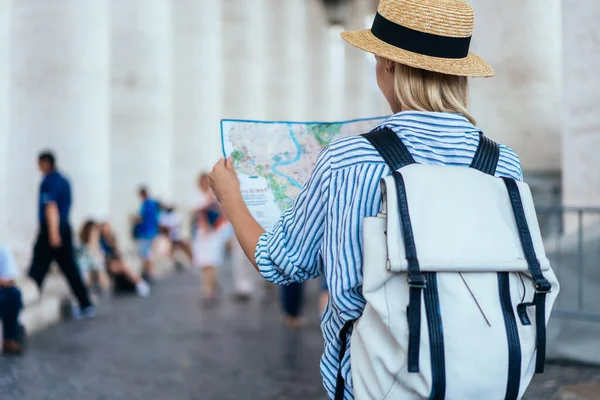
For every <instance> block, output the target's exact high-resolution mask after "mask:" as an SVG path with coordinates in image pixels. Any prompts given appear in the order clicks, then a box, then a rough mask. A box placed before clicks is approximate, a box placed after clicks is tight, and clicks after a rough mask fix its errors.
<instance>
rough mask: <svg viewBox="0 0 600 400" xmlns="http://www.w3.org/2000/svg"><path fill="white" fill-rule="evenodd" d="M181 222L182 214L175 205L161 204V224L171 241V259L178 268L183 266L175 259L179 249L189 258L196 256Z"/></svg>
mask: <svg viewBox="0 0 600 400" xmlns="http://www.w3.org/2000/svg"><path fill="white" fill-rule="evenodd" d="M181 222H182V221H181V216H180V215H179V214H178V213H177V211H176V210H175V207H173V206H166V205H161V213H160V218H159V225H160V228H161V229H162V230H163V231H164V233H165V234H166V235H167V237H168V238H169V240H170V242H171V259H172V260H173V262H174V263H175V267H176V268H177V269H182V268H183V265H181V263H179V262H177V261H176V260H175V253H176V252H177V250H181V251H183V252H184V253H185V255H186V256H187V257H188V259H189V260H192V259H193V258H194V256H193V254H192V248H191V246H190V244H189V243H188V242H187V241H185V240H184V239H183V235H182V233H181Z"/></svg>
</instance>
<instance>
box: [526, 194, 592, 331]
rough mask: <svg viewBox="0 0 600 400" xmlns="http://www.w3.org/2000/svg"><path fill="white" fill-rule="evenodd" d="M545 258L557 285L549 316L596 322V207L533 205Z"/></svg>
mask: <svg viewBox="0 0 600 400" xmlns="http://www.w3.org/2000/svg"><path fill="white" fill-rule="evenodd" d="M537 214H538V221H539V224H540V229H541V231H542V236H543V239H544V245H545V247H546V252H547V255H548V258H549V259H550V261H551V263H552V267H553V270H554V272H555V273H556V275H557V277H558V279H559V282H560V284H561V293H560V295H559V296H558V299H557V302H556V305H555V309H554V312H553V315H554V316H556V317H559V318H566V319H575V320H583V321H593V322H600V301H598V300H600V207H565V206H553V207H539V206H538V207H537Z"/></svg>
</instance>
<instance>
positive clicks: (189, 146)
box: [171, 0, 243, 211]
mask: <svg viewBox="0 0 600 400" xmlns="http://www.w3.org/2000/svg"><path fill="white" fill-rule="evenodd" d="M171 7H172V17H173V32H174V38H173V60H174V65H173V67H174V80H173V94H174V95H173V109H174V115H173V117H174V120H173V126H174V130H173V140H174V142H173V189H174V196H173V197H174V202H175V204H176V205H178V206H179V207H180V208H181V209H180V211H183V210H187V209H188V208H189V206H190V204H191V202H192V199H193V198H194V197H193V196H194V194H195V193H196V180H197V177H198V174H199V173H200V172H201V171H209V170H210V168H211V167H212V165H213V164H214V162H215V161H216V160H217V159H218V158H219V157H221V154H222V151H221V135H220V123H219V121H220V119H221V117H222V115H221V109H222V107H221V106H222V104H221V98H222V91H223V87H222V83H223V81H222V79H221V76H222V73H221V70H222V68H223V67H224V62H223V57H222V43H221V42H222V39H221V38H222V32H221V26H222V11H221V8H222V5H221V2H219V1H197V0H181V1H174V2H172V6H171ZM241 36H243V34H241ZM228 37H229V38H230V40H231V41H236V40H237V39H235V38H234V37H233V36H228ZM231 90H233V91H235V88H231Z"/></svg>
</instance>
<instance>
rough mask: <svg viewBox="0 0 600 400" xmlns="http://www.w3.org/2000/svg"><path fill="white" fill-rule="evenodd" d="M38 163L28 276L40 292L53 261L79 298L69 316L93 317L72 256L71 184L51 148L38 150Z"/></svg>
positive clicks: (85, 290) (92, 309)
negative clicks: (34, 230) (39, 179)
mask: <svg viewBox="0 0 600 400" xmlns="http://www.w3.org/2000/svg"><path fill="white" fill-rule="evenodd" d="M38 166H39V169H40V171H41V173H42V175H43V178H42V183H41V185H40V195H39V204H38V222H39V233H38V238H37V241H36V243H35V247H34V248H33V260H32V262H31V267H30V269H29V276H30V277H31V279H33V280H34V281H35V283H36V284H37V286H38V288H39V290H40V292H41V290H42V285H43V283H44V278H45V277H46V274H47V273H48V270H49V269H50V264H51V263H52V261H56V262H57V263H58V266H59V267H60V269H61V271H62V273H63V275H64V276H65V278H66V279H67V282H68V283H69V286H70V287H71V291H72V292H73V294H74V295H75V297H76V298H77V301H78V302H79V306H78V307H73V317H74V318H75V319H80V318H94V317H95V316H96V309H95V307H94V306H93V305H92V302H91V301H90V298H89V294H88V290H87V288H86V286H85V285H84V284H83V280H82V279H81V274H80V273H79V267H78V266H77V262H76V260H75V250H74V247H73V233H72V230H71V225H70V224H69V213H70V211H71V200H72V198H71V184H70V183H69V181H68V180H67V179H66V178H65V177H64V176H63V175H62V174H61V173H59V172H58V171H57V169H56V159H55V157H54V154H52V153H51V152H48V151H46V152H42V153H41V154H40V155H39V157H38Z"/></svg>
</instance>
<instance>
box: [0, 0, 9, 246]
mask: <svg viewBox="0 0 600 400" xmlns="http://www.w3.org/2000/svg"><path fill="white" fill-rule="evenodd" d="M9 45H10V0H0V60H5V62H3V63H1V64H0V187H3V188H7V187H8V167H9V162H10V161H9V159H8V155H9V154H10V153H9V149H8V146H9V138H8V129H9V122H8V117H9V115H10V113H9V110H8V107H9V104H10V103H9V91H8V86H9V84H8V82H9V81H8V76H9V72H10V64H9V62H8V61H9V60H10V58H9V55H10V49H9ZM8 193H9V192H8V191H6V192H5V194H4V195H3V196H0V243H8V241H9V238H10V235H9V230H8V215H9V213H8V207H9V198H8Z"/></svg>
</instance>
